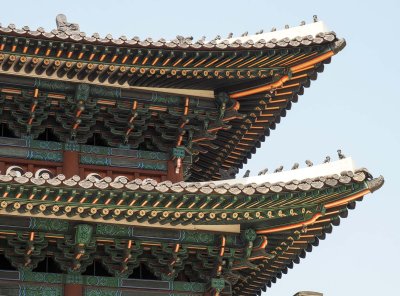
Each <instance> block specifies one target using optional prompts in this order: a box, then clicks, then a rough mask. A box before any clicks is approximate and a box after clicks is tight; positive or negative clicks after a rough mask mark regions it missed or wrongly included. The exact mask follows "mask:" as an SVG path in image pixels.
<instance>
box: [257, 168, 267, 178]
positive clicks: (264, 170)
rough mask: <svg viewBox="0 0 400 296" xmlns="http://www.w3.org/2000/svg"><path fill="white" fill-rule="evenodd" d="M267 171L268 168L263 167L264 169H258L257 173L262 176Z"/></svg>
mask: <svg viewBox="0 0 400 296" xmlns="http://www.w3.org/2000/svg"><path fill="white" fill-rule="evenodd" d="M267 172H268V168H265V169H263V170H261V171H259V173H258V175H259V176H263V175H265V174H266V173H267Z"/></svg>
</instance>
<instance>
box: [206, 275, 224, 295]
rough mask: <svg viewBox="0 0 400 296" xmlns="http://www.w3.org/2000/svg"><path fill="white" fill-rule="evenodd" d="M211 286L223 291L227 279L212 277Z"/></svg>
mask: <svg viewBox="0 0 400 296" xmlns="http://www.w3.org/2000/svg"><path fill="white" fill-rule="evenodd" d="M210 286H211V288H213V289H215V290H217V291H218V292H221V291H222V290H223V289H224V287H225V280H224V279H216V278H212V279H211V283H210Z"/></svg>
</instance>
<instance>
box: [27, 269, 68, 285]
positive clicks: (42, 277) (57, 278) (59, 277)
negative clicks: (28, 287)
mask: <svg viewBox="0 0 400 296" xmlns="http://www.w3.org/2000/svg"><path fill="white" fill-rule="evenodd" d="M19 274H20V280H21V281H23V282H38V283H48V284H61V283H63V277H64V275H63V274H60V273H44V272H32V271H27V270H21V271H20V272H19Z"/></svg>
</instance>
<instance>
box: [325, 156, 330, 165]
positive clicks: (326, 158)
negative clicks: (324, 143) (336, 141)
mask: <svg viewBox="0 0 400 296" xmlns="http://www.w3.org/2000/svg"><path fill="white" fill-rule="evenodd" d="M330 161H331V157H330V156H329V155H327V156H326V157H325V159H324V163H328V162H330Z"/></svg>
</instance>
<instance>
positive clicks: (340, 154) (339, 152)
mask: <svg viewBox="0 0 400 296" xmlns="http://www.w3.org/2000/svg"><path fill="white" fill-rule="evenodd" d="M337 153H338V156H339V159H344V158H346V156H345V155H344V154H343V153H342V150H340V149H338V151H337Z"/></svg>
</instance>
